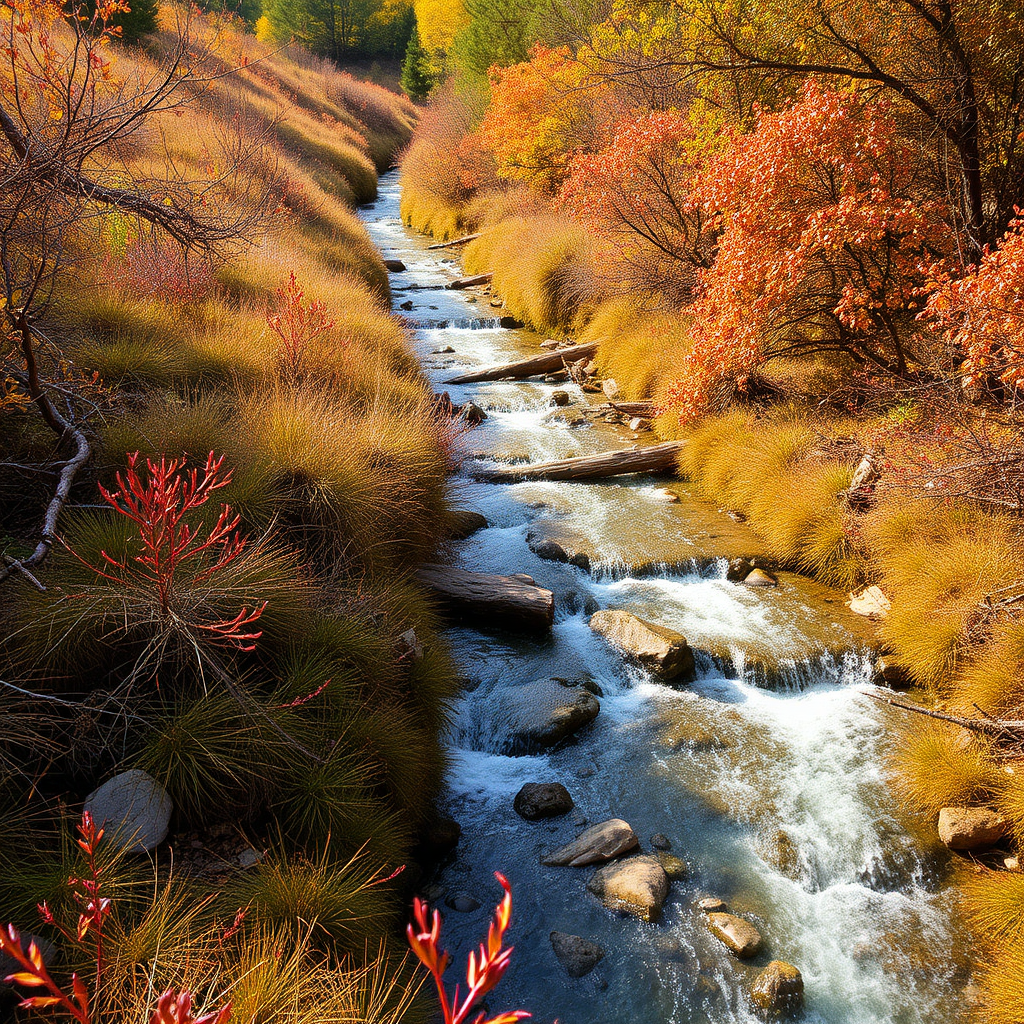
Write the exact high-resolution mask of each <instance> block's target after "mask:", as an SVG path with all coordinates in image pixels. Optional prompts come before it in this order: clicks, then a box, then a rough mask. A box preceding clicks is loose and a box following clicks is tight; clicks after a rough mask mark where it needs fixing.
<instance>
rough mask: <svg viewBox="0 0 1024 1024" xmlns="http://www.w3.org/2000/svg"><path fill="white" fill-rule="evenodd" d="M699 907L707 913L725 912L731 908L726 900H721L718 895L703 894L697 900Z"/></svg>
mask: <svg viewBox="0 0 1024 1024" xmlns="http://www.w3.org/2000/svg"><path fill="white" fill-rule="evenodd" d="M697 909H698V910H703V911H704V913H705V914H724V913H725V911H727V910H728V909H729V908H728V906H726V903H725V900H720V899H719V898H718V897H717V896H702V897H701V898H700V899H699V900H697Z"/></svg>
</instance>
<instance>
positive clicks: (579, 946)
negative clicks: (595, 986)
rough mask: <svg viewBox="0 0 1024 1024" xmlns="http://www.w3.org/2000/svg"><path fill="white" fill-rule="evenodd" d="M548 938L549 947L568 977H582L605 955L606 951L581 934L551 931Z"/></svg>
mask: <svg viewBox="0 0 1024 1024" xmlns="http://www.w3.org/2000/svg"><path fill="white" fill-rule="evenodd" d="M550 938H551V948H552V949H553V950H554V951H555V956H556V957H558V962H559V963H560V964H561V965H562V967H563V968H564V969H565V973H566V974H568V975H569V977H570V978H582V977H584V976H585V975H587V974H589V973H590V972H591V971H592V970H593V969H594V968H595V967H596V966H597V965H598V964H599V963H600V962H601V961H602V960H603V959H604V957H605V952H606V951H605V950H604V949H602V947H601V946H599V945H598V944H597V943H596V942H591V941H590V940H589V939H585V938H583V936H582V935H570V934H569V933H568V932H552V933H551V936H550Z"/></svg>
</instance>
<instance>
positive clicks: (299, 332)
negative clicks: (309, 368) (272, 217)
mask: <svg viewBox="0 0 1024 1024" xmlns="http://www.w3.org/2000/svg"><path fill="white" fill-rule="evenodd" d="M305 297H306V293H305V291H304V290H303V289H302V288H301V287H300V286H299V282H298V281H297V280H296V277H295V272H294V271H292V273H291V276H290V277H289V278H288V283H287V284H286V285H285V286H284V287H283V288H278V289H277V308H276V309H274V310H272V311H271V312H269V313H267V324H268V326H269V327H270V329H271V330H272V331H273V332H274V333H275V334H276V335H277V336H278V337H279V338H280V339H281V345H280V348H279V350H278V358H279V359H280V361H281V365H282V366H283V368H284V370H285V373H286V374H287V375H288V376H289V377H290V378H291V379H292V380H293V381H294V380H296V379H297V378H298V376H299V369H300V366H301V364H302V359H303V356H304V355H305V353H306V348H307V346H308V345H309V344H310V342H313V341H315V340H316V339H317V338H319V337H320V336H321V335H322V334H327V333H328V332H330V331H333V330H334V326H335V321H334V320H333V319H332V318H331V316H330V314H329V313H328V310H327V304H326V303H325V302H321V301H320V300H318V299H317V300H314V301H312V302H308V303H307V302H303V299H304V298H305ZM342 344H344V343H343V342H342Z"/></svg>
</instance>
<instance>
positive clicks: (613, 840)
mask: <svg viewBox="0 0 1024 1024" xmlns="http://www.w3.org/2000/svg"><path fill="white" fill-rule="evenodd" d="M639 845H640V840H639V839H638V838H637V835H636V833H635V832H634V831H633V829H632V828H631V827H630V825H629V822H628V821H623V820H622V819H621V818H610V819H609V820H608V821H601V822H598V824H596V825H591V826H590V828H588V829H587V830H586V832H583V833H581V834H580V835H579V836H577V837H576V838H575V839H574V840H573V841H572V842H571V843H567V844H566V845H565V846H563V847H560V848H559V849H557V850H555V852H554V853H550V854H548V856H546V857H545V858H544V861H543V862H544V863H545V864H547V865H549V866H552V867H570V868H579V867H585V866H586V865H587V864H600V863H602V862H604V861H608V860H612V859H613V858H615V857H621V856H622V855H623V854H624V853H629V852H630V850H635V849H636V848H637V847H638V846H639ZM652 859H653V858H652Z"/></svg>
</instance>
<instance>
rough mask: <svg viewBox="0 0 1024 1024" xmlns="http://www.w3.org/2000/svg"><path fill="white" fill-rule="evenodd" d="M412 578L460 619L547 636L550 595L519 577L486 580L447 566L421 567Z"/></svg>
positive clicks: (483, 575) (551, 617)
mask: <svg viewBox="0 0 1024 1024" xmlns="http://www.w3.org/2000/svg"><path fill="white" fill-rule="evenodd" d="M416 575H417V576H418V577H419V579H420V582H422V583H423V584H424V585H426V586H427V587H429V588H430V589H431V590H432V591H434V593H435V594H436V595H437V596H438V597H440V598H441V601H442V603H443V604H444V605H445V606H446V607H447V608H448V609H449V610H450V611H451V612H453V613H454V614H455V615H457V616H458V617H460V618H466V619H472V620H475V621H483V622H486V623H487V624H490V625H497V626H501V627H503V628H505V627H515V628H518V629H524V630H529V631H531V632H547V631H548V630H549V629H551V624H552V623H553V622H554V620H555V596H554V594H552V592H551V591H550V590H545V589H544V588H543V587H538V586H537V585H536V584H534V583H532V582H531V583H527V582H526V578H523V577H521V576H489V575H488V574H487V573H482V572H471V571H470V570H469V569H458V568H456V567H454V566H450V565H424V566H421V567H420V569H419V571H418V572H417V574H416ZM527 578H528V577H527Z"/></svg>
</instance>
